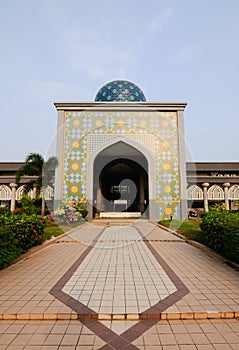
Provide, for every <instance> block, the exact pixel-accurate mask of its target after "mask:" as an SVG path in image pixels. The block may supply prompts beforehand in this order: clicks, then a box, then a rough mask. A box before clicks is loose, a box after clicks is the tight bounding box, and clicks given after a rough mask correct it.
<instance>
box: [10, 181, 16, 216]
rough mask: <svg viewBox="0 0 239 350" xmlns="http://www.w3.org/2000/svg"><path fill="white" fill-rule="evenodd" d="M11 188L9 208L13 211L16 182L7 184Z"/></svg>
mask: <svg viewBox="0 0 239 350" xmlns="http://www.w3.org/2000/svg"><path fill="white" fill-rule="evenodd" d="M9 186H10V187H11V188H12V195H11V207H10V210H11V211H12V212H13V211H14V210H15V203H16V188H17V184H15V183H11V184H10V185H9Z"/></svg>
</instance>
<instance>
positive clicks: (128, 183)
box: [94, 142, 149, 216]
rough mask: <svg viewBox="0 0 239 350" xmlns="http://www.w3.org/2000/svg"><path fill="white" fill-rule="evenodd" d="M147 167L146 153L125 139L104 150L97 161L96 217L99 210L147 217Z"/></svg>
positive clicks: (95, 172) (95, 166)
mask: <svg viewBox="0 0 239 350" xmlns="http://www.w3.org/2000/svg"><path fill="white" fill-rule="evenodd" d="M115 153H116V154H115ZM113 154H114V156H113ZM116 156H118V157H116ZM147 170H148V163H147V160H146V158H145V156H144V155H143V154H142V153H141V152H139V151H138V150H136V149H135V148H134V147H132V146H130V145H127V144H125V143H124V142H119V143H116V144H115V145H113V146H110V147H108V148H107V149H105V150H104V151H102V152H101V153H100V154H99V155H98V157H97V158H96V160H95V163H94V204H95V205H94V216H96V215H98V214H99V213H100V212H122V213H124V212H140V213H142V214H143V213H144V214H145V216H148V215H147V207H148V197H149V196H148V173H147Z"/></svg>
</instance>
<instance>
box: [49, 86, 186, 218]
mask: <svg viewBox="0 0 239 350" xmlns="http://www.w3.org/2000/svg"><path fill="white" fill-rule="evenodd" d="M55 107H56V109H57V111H58V132H57V159H58V160H59V162H60V164H59V166H58V167H57V169H56V181H55V200H56V201H61V200H65V201H68V200H69V201H70V200H74V199H77V200H81V201H85V202H86V203H87V205H88V211H89V217H90V218H92V217H120V216H123V217H125V216H130V217H141V216H143V217H146V218H150V219H158V218H163V217H166V216H168V215H173V216H175V217H178V218H183V217H185V215H186V216H187V203H186V170H185V155H184V125H183V119H184V109H185V107H186V103H161V102H147V101H146V98H145V95H144V93H143V92H142V91H141V89H140V88H139V87H138V86H136V85H135V84H133V83H131V82H129V81H126V80H115V81H112V82H110V83H107V84H106V85H104V86H103V87H102V88H101V89H100V90H99V91H98V93H97V94H96V97H95V101H94V102H56V103H55Z"/></svg>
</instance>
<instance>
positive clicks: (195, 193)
mask: <svg viewBox="0 0 239 350" xmlns="http://www.w3.org/2000/svg"><path fill="white" fill-rule="evenodd" d="M187 198H188V199H189V200H190V199H193V200H200V199H203V190H202V189H201V188H200V187H199V186H197V185H192V186H190V187H188V189H187Z"/></svg>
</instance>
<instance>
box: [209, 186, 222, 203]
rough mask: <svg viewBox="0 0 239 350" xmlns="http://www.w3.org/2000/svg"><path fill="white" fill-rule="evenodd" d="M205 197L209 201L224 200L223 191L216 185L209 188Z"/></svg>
mask: <svg viewBox="0 0 239 350" xmlns="http://www.w3.org/2000/svg"><path fill="white" fill-rule="evenodd" d="M207 196H208V199H209V200H210V199H211V200H215V199H216V200H223V199H224V198H225V196H224V191H223V189H222V188H221V187H220V186H218V185H213V186H211V187H209V189H208V191H207Z"/></svg>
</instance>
